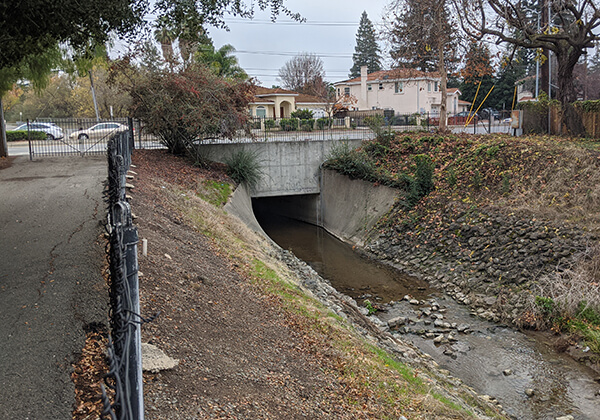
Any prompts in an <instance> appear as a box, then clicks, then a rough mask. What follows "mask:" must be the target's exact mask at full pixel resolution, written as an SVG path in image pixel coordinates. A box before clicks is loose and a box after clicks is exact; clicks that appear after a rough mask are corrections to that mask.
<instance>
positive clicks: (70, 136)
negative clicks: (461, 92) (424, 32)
mask: <svg viewBox="0 0 600 420" xmlns="http://www.w3.org/2000/svg"><path fill="white" fill-rule="evenodd" d="M381 117H382V123H383V128H385V129H389V130H392V131H398V132H404V131H418V130H426V131H431V130H434V129H435V128H436V127H437V126H438V125H439V116H438V115H436V114H428V113H424V114H395V115H391V114H389V113H388V114H386V115H381ZM369 118H373V116H372V115H366V114H365V115H351V116H347V117H344V118H317V119H298V118H279V119H273V118H250V119H249V120H248V122H247V123H246V124H245V125H244V126H243V127H240V129H238V130H237V131H236V132H235V133H234V135H233V136H232V137H231V138H225V137H223V136H219V135H215V136H213V137H205V138H198V139H196V140H195V143H197V144H222V143H256V142H284V141H322V140H369V139H372V138H373V137H374V136H375V135H374V132H373V130H372V125H371V124H370V122H369ZM503 120H504V116H502V117H501V118H499V119H493V118H492V120H491V121H490V120H484V119H482V118H479V117H475V118H473V119H470V118H468V117H467V116H465V115H463V114H456V115H453V114H450V115H449V116H448V128H449V129H451V130H452V131H454V132H472V133H478V134H486V133H497V132H510V123H509V122H507V121H503ZM467 122H469V124H467ZM17 125H18V126H19V127H20V129H21V130H24V131H27V132H28V133H27V136H26V139H28V146H29V155H30V158H31V159H34V158H36V157H42V156H69V155H80V156H85V155H91V154H104V153H106V151H107V148H108V142H109V139H110V138H111V136H113V135H114V134H117V133H122V132H126V131H130V133H131V134H132V138H133V141H134V146H135V148H136V149H164V148H165V147H166V146H165V144H166V143H167V142H166V141H164V139H162V138H161V136H160V133H152V132H150V130H149V128H148V127H147V126H146V125H145V124H144V123H143V122H142V121H140V120H132V119H130V118H115V119H111V120H96V119H85V118H60V119H57V118H41V119H38V120H36V121H27V122H25V123H21V124H19V123H17ZM35 131H40V132H42V133H46V134H45V135H46V137H45V139H44V140H34V139H33V138H36V137H35V136H33V135H30V134H31V133H33V132H35ZM36 134H37V136H38V137H37V138H39V133H36ZM43 136H44V135H42V137H43ZM21 147H22V148H25V147H27V145H23V146H21Z"/></svg>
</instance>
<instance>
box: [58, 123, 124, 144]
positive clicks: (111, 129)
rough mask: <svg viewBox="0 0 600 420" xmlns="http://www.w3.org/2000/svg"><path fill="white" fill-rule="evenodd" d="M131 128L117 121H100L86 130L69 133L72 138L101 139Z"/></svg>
mask: <svg viewBox="0 0 600 420" xmlns="http://www.w3.org/2000/svg"><path fill="white" fill-rule="evenodd" d="M128 129H129V128H128V127H127V126H126V125H123V124H119V123H116V122H105V123H98V124H96V125H93V126H91V127H90V128H86V129H85V130H77V131H74V132H72V133H71V134H69V138H70V139H79V140H87V139H92V140H100V139H103V138H106V139H108V138H109V137H110V136H112V135H113V134H115V133H120V132H122V131H127V130H128Z"/></svg>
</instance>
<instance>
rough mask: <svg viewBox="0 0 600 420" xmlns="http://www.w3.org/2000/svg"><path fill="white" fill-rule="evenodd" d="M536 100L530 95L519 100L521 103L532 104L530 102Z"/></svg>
mask: <svg viewBox="0 0 600 420" xmlns="http://www.w3.org/2000/svg"><path fill="white" fill-rule="evenodd" d="M535 100H536V99H535V98H534V97H533V96H530V95H526V96H523V97H522V98H521V99H519V102H530V101H535Z"/></svg>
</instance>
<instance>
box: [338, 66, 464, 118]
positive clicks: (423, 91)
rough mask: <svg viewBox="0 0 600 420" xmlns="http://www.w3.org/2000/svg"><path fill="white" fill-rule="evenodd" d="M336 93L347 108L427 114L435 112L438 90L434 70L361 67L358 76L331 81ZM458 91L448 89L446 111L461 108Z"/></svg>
mask: <svg viewBox="0 0 600 420" xmlns="http://www.w3.org/2000/svg"><path fill="white" fill-rule="evenodd" d="M334 87H335V90H336V95H337V98H338V100H340V101H341V102H342V103H344V105H345V106H346V107H347V108H348V109H351V110H357V111H365V110H373V109H384V110H394V112H395V113H396V114H414V113H429V114H430V115H432V116H435V115H439V112H440V104H441V100H442V93H441V91H440V77H439V76H438V75H437V74H436V73H425V72H421V71H418V70H408V69H407V70H404V69H394V70H381V71H377V72H374V73H370V74H367V67H366V66H364V67H362V68H361V75H360V77H356V78H354V79H349V80H344V81H341V82H337V83H334ZM459 97H460V90H458V89H456V88H454V89H448V99H447V105H446V107H447V108H446V109H447V110H448V113H449V114H455V113H458V112H461V111H464V110H465V109H464V108H465V107H466V104H468V103H466V102H464V101H461V100H460V99H459Z"/></svg>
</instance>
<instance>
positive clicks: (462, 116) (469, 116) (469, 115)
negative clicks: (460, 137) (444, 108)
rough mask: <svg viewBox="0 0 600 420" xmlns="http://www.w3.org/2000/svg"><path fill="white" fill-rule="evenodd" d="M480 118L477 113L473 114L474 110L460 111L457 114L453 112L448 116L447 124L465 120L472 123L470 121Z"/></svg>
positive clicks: (462, 122) (455, 123)
mask: <svg viewBox="0 0 600 420" xmlns="http://www.w3.org/2000/svg"><path fill="white" fill-rule="evenodd" d="M480 119H481V117H480V116H479V115H477V114H475V113H474V112H469V111H462V112H459V113H458V114H454V115H452V116H450V117H448V124H450V125H459V124H466V122H467V121H469V123H470V124H472V123H476V122H477V121H479V120H480Z"/></svg>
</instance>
